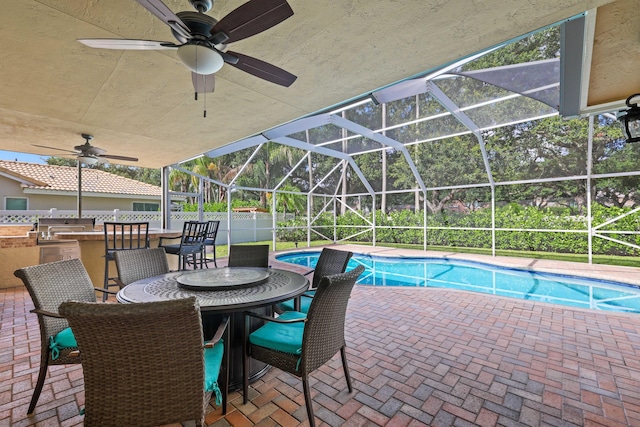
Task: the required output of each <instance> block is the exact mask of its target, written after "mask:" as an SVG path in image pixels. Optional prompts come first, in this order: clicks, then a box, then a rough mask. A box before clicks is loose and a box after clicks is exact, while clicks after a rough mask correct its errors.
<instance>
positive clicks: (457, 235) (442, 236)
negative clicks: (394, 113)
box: [277, 203, 640, 256]
mask: <svg viewBox="0 0 640 427" xmlns="http://www.w3.org/2000/svg"><path fill="white" fill-rule="evenodd" d="M629 210H630V209H628V208H616V207H610V208H607V207H604V206H601V205H594V206H593V208H592V215H593V227H596V226H597V225H598V224H603V223H604V222H606V221H608V220H609V219H611V218H615V217H617V216H619V215H621V214H622V213H624V212H628V211H629ZM362 216H364V218H363V217H362ZM362 216H360V215H357V214H356V213H354V212H351V211H349V212H347V213H345V214H344V215H340V216H339V217H337V218H336V224H337V226H338V227H337V230H336V233H337V236H336V238H337V240H345V239H347V240H348V241H351V242H367V243H368V242H371V241H372V240H373V232H372V231H367V232H365V233H362V234H359V235H357V236H354V235H356V234H357V233H359V232H362V231H363V230H365V229H366V228H368V227H370V226H371V224H370V222H371V221H372V218H373V217H372V214H371V213H369V214H364V215H362ZM495 219H496V228H511V229H519V228H522V229H544V230H575V231H581V232H568V233H566V232H553V231H550V232H539V231H496V249H505V250H517V251H537V252H555V253H572V254H586V253H587V251H588V237H587V234H586V230H587V228H588V226H587V218H586V217H584V216H576V215H572V214H571V212H570V211H569V209H563V208H554V209H538V208H535V207H522V206H520V205H517V204H515V203H512V204H509V205H507V206H504V207H500V208H497V209H496V214H495ZM423 221H424V216H423V213H422V212H418V213H415V212H413V211H409V210H403V211H399V212H392V213H389V214H385V213H382V212H380V211H376V226H377V229H376V242H377V243H379V244H384V243H396V244H398V243H399V244H413V245H422V244H423V242H424V231H423ZM427 225H428V227H433V228H430V229H429V230H428V231H427V245H428V246H429V245H433V246H445V247H447V246H448V247H463V248H485V249H486V248H491V231H489V230H480V229H479V228H491V211H490V210H478V211H474V212H470V213H465V214H458V213H443V214H437V215H431V214H429V215H427ZM278 227H286V229H284V230H278V234H277V237H278V239H279V240H280V241H297V242H303V241H306V239H307V234H306V220H305V219H296V220H293V221H287V222H280V223H278ZM296 227H302V228H298V229H296ZM406 227H415V228H406ZM440 227H442V228H440ZM452 228H461V229H460V230H456V229H452ZM314 229H316V230H318V231H319V232H321V233H322V234H324V235H325V236H328V237H329V238H331V236H332V235H333V216H332V215H331V214H323V215H322V216H321V217H320V218H319V219H318V220H317V221H315V222H314ZM602 230H626V231H638V230H640V214H634V215H629V216H627V217H625V218H622V219H620V220H618V221H616V222H615V223H613V224H611V225H608V226H606V227H603V228H602ZM596 232H598V231H597V230H596ZM603 234H604V233H603ZM605 235H607V236H609V237H612V238H614V239H618V240H622V241H626V242H629V243H633V244H636V245H640V235H624V234H605ZM316 237H317V235H315V234H312V236H311V238H312V240H315V239H316ZM593 253H594V254H601V255H623V256H638V255H639V254H640V252H639V251H638V250H636V249H633V248H631V247H628V246H625V245H621V244H619V243H616V242H612V241H609V240H606V239H602V238H598V237H594V238H593Z"/></svg>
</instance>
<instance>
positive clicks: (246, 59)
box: [227, 52, 297, 87]
mask: <svg viewBox="0 0 640 427" xmlns="http://www.w3.org/2000/svg"><path fill="white" fill-rule="evenodd" d="M227 53H229V54H230V55H234V56H236V57H237V58H238V62H237V63H235V64H234V63H232V62H229V63H228V64H229V65H231V66H232V67H236V68H238V69H240V70H242V71H245V72H247V73H249V74H253V75H254V76H256V77H260V78H261V79H264V80H267V81H270V82H272V83H275V84H279V85H280V86H285V87H289V86H291V85H292V84H293V82H295V81H296V79H297V77H296V76H294V75H293V74H291V73H290V72H288V71H285V70H283V69H282V68H279V67H276V66H275V65H271V64H269V63H268V62H264V61H262V60H260V59H256V58H253V57H251V56H247V55H243V54H241V53H237V52H227Z"/></svg>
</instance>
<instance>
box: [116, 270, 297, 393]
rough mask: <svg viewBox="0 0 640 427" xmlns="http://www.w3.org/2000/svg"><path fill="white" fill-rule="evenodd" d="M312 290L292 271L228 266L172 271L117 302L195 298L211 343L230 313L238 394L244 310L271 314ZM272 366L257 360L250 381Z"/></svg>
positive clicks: (123, 293)
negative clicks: (219, 326) (287, 302)
mask: <svg viewBox="0 0 640 427" xmlns="http://www.w3.org/2000/svg"><path fill="white" fill-rule="evenodd" d="M308 288H309V280H308V279H307V278H306V277H305V276H303V275H302V274H299V273H295V272H292V271H288V270H282V269H277V268H270V269H256V268H247V267H224V268H216V269H202V270H192V271H180V272H172V273H167V274H162V275H160V276H154V277H149V278H146V279H142V280H138V281H136V282H133V283H131V284H129V285H127V286H125V287H124V288H122V289H121V290H120V291H119V292H118V294H117V299H118V302H120V303H125V304H129V303H142V302H152V301H164V300H170V299H180V298H187V297H192V296H193V297H196V299H197V301H198V304H199V305H200V310H201V312H202V319H203V329H204V337H205V339H210V338H211V337H212V336H213V333H214V331H215V329H216V328H217V325H218V324H219V323H220V321H221V320H222V318H223V317H224V316H225V315H230V319H229V328H230V336H231V346H230V348H229V351H230V357H229V359H230V360H229V364H230V366H229V388H230V389H231V390H234V389H238V388H240V387H241V385H242V358H243V350H242V348H243V347H242V341H243V328H244V316H243V314H242V313H243V311H246V310H250V311H252V312H255V313H258V314H264V315H268V314H270V312H271V306H272V305H273V304H276V303H278V302H282V301H286V300H289V299H292V298H295V297H297V296H300V295H302V294H303V293H304V292H305V291H306V290H307V289H308ZM261 325H262V321H259V319H255V318H254V319H252V322H251V326H250V330H251V331H253V330H255V329H257V328H259V327H260V326H261ZM268 368H269V366H268V365H266V364H264V363H261V362H258V361H256V360H253V359H252V360H251V362H250V368H249V374H250V377H249V381H255V380H256V379H257V378H259V377H260V376H262V375H263V374H264V373H265V372H266V371H267V369H268Z"/></svg>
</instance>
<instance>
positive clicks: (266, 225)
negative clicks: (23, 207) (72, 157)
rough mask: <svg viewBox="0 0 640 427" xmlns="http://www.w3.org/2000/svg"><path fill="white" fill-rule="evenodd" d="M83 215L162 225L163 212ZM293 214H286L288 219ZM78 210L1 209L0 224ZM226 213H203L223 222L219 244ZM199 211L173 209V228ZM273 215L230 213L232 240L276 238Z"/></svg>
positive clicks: (222, 240)
mask: <svg viewBox="0 0 640 427" xmlns="http://www.w3.org/2000/svg"><path fill="white" fill-rule="evenodd" d="M82 214H83V215H82V216H83V217H84V218H95V219H96V225H98V224H102V223H103V222H109V221H114V222H127V221H144V222H148V223H149V227H150V228H160V227H161V223H162V222H161V215H160V212H144V211H121V210H119V209H115V210H112V211H92V210H85V211H83V212H82ZM290 216H292V215H291V214H287V219H289V217H290ZM76 217H77V212H76V211H75V210H58V209H49V210H28V211H6V210H5V211H3V210H0V224H34V225H35V224H36V223H37V222H38V219H39V218H76ZM227 219H228V218H227V213H226V212H204V220H205V221H216V220H217V221H220V228H219V229H218V237H217V239H216V244H219V245H226V244H227V235H228V233H227V231H228V230H229V224H228V221H227ZM197 220H198V213H197V212H171V228H172V229H174V230H181V229H182V225H183V224H184V222H185V221H197ZM284 220H285V216H284V215H283V214H277V221H284ZM274 232H275V230H274V229H273V216H272V215H271V214H270V213H262V212H255V213H252V212H233V213H232V214H231V243H244V242H259V241H271V240H272V239H273V233H274Z"/></svg>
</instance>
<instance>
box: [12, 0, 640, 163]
mask: <svg viewBox="0 0 640 427" xmlns="http://www.w3.org/2000/svg"><path fill="white" fill-rule="evenodd" d="M164 2H165V4H166V5H167V6H169V7H170V8H171V9H172V10H173V11H174V12H178V11H183V10H188V11H191V10H192V8H191V5H190V4H189V2H188V1H187V0H164ZM243 3H244V1H242V0H218V1H217V2H215V3H214V7H213V10H212V11H211V12H209V14H210V15H212V16H214V17H216V18H218V19H219V18H221V17H223V16H225V15H226V14H227V13H229V12H230V11H231V10H233V9H235V8H236V7H238V6H239V5H241V4H243ZM289 3H290V5H291V7H292V9H293V10H294V15H293V16H292V17H291V18H289V19H288V20H286V21H284V22H283V23H281V24H279V25H277V26H275V27H273V28H271V29H269V30H267V31H265V32H264V33H261V34H258V35H256V36H254V37H251V38H248V39H245V40H242V41H239V42H237V43H234V44H233V45H232V46H231V47H232V49H233V50H234V51H238V52H241V53H244V54H247V55H250V56H254V57H256V58H259V59H262V60H264V61H267V62H269V63H272V64H274V65H276V66H279V67H281V68H284V69H286V70H287V71H289V72H291V73H293V74H295V75H297V76H298V79H297V81H296V82H295V83H294V84H293V85H292V86H291V87H289V88H284V87H281V86H277V85H275V84H272V83H269V82H266V81H263V80H260V79H258V78H256V77H253V76H251V75H249V74H246V73H243V72H241V71H239V70H237V69H235V68H233V67H231V66H228V65H225V66H224V67H223V68H222V70H221V71H219V72H218V73H217V75H216V90H215V92H214V93H213V94H208V95H206V97H204V96H202V95H201V96H200V97H199V100H198V101H195V100H194V94H193V87H192V83H191V76H190V72H189V71H188V70H187V69H186V68H185V67H184V66H183V65H182V63H181V62H180V61H179V59H178V58H177V56H176V54H175V52H174V51H116V50H113V51H111V50H102V49H91V48H89V47H86V46H84V45H82V44H80V43H78V42H77V41H76V39H79V38H120V37H122V38H131V39H149V40H166V41H174V39H173V36H172V35H171V33H170V30H169V28H168V27H167V26H166V25H165V24H163V23H162V22H161V21H159V20H158V19H157V18H155V17H154V16H152V15H151V14H150V13H149V12H148V11H147V10H146V9H144V8H143V7H141V6H140V5H139V4H138V3H137V2H135V1H134V0H110V1H97V0H93V1H82V2H79V1H69V0H23V1H19V2H15V1H13V2H4V3H3V4H2V9H3V10H2V14H1V15H0V40H2V42H3V48H2V49H0V149H3V150H12V151H20V152H25V153H35V154H44V155H53V154H56V152H55V151H54V150H50V151H47V150H44V149H42V148H38V147H35V146H34V145H33V144H38V145H45V146H51V147H57V148H60V149H71V148H72V147H73V146H74V145H79V144H81V143H83V142H84V141H83V140H82V138H81V136H80V134H81V133H82V132H86V133H90V134H93V135H94V136H95V139H94V141H93V143H94V144H95V145H96V146H98V147H101V148H104V149H106V150H107V152H108V153H109V154H116V155H124V156H132V157H138V158H140V161H139V162H138V163H137V165H138V166H144V167H161V166H165V165H169V164H173V163H176V162H179V161H181V160H185V159H188V158H190V157H193V156H196V155H199V154H201V153H204V152H207V151H210V150H211V149H214V148H217V147H220V146H223V145H225V144H229V143H231V142H234V141H237V140H239V139H242V138H246V137H248V136H250V135H254V134H257V133H260V132H263V131H265V130H267V129H270V128H272V127H274V126H277V125H280V124H282V123H286V122H288V121H291V120H294V119H296V118H299V117H303V116H306V115H309V114H311V113H314V112H316V111H319V110H323V109H326V108H328V107H330V106H334V105H338V104H340V103H343V102H344V101H346V100H349V99H355V98H358V97H361V96H362V95H365V94H368V93H371V92H372V91H374V90H376V89H379V88H382V87H385V86H388V85H390V84H391V83H394V82H396V81H399V80H402V79H406V78H410V77H413V76H416V75H420V74H422V73H425V72H427V71H430V70H434V69H437V68H439V67H441V66H443V65H445V64H449V63H453V62H455V61H457V60H459V59H461V58H464V57H467V56H469V55H472V54H473V53H475V52H478V51H480V50H482V49H486V48H488V47H491V46H495V45H497V44H499V43H502V42H504V41H506V40H510V39H513V38H515V37H518V36H520V35H522V34H526V33H528V32H531V31H534V30H536V29H538V28H541V27H544V26H547V25H550V24H553V23H556V22H559V21H562V20H563V19H566V18H569V17H572V16H575V15H577V14H579V13H582V12H584V11H586V10H591V12H590V13H589V14H588V25H587V29H588V34H587V37H586V43H585V44H586V47H585V55H584V58H585V59H584V63H583V69H582V76H583V78H582V81H583V88H582V94H581V101H580V103H581V110H582V111H587V110H589V109H594V108H598V105H600V104H606V105H607V107H611V106H616V105H617V106H621V105H622V102H623V101H624V99H625V98H626V97H627V96H628V95H630V94H631V93H635V92H640V73H638V72H637V69H638V63H640V55H639V53H640V10H639V9H640V8H638V7H637V3H636V0H617V1H611V0H493V1H484V2H478V1H470V0H469V1H467V0H459V1H442V0H422V1H417V0H416V1H401V2H394V1H388V0H387V1H371V0H368V1H358V0H353V1H347V0H344V1H335V2H321V1H320V2H318V1H305V0H289ZM596 9H597V11H596ZM205 103H206V107H205ZM205 108H206V110H207V117H206V118H205V117H203V110H204V109H205Z"/></svg>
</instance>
